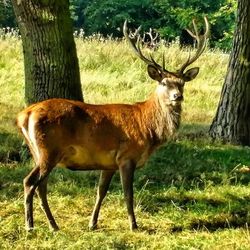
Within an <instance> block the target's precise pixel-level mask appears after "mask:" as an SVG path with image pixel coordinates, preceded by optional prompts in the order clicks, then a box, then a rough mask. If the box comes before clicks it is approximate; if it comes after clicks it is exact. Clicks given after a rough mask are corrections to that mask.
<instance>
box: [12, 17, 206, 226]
mask: <svg viewBox="0 0 250 250" xmlns="http://www.w3.org/2000/svg"><path fill="white" fill-rule="evenodd" d="M205 25H206V31H205V34H204V35H199V34H198V32H197V28H196V25H195V23H194V31H195V32H194V33H191V32H190V33H191V35H192V36H193V37H194V38H195V39H196V40H197V51H196V53H195V54H194V55H193V56H192V57H190V56H189V58H188V59H187V61H186V62H185V63H184V64H183V65H182V66H181V67H180V69H179V70H178V71H176V72H170V71H168V70H166V69H165V66H164V65H165V62H164V57H163V65H162V66H160V65H159V64H158V63H156V61H155V60H154V59H153V58H152V57H150V58H147V57H145V56H144V55H143V54H142V52H141V49H140V47H139V41H138V40H139V39H135V37H133V38H131V37H129V35H128V32H127V22H125V23H124V30H123V31H124V35H125V38H126V39H127V40H128V42H129V43H130V45H131V46H132V48H133V50H134V52H135V53H136V55H137V56H138V57H139V58H140V59H142V60H143V61H144V62H145V63H146V64H147V65H148V66H147V71H148V74H149V76H150V77H151V78H152V79H154V80H156V81H157V82H158V86H157V88H156V90H155V91H154V93H153V94H152V95H151V96H150V98H149V99H148V100H146V101H144V102H139V103H135V104H133V105H128V104H105V105H92V104H87V103H83V102H79V101H73V100H67V99H50V100H46V101H42V102H39V103H37V104H33V105H31V106H29V107H27V108H26V109H24V110H23V111H22V112H20V113H19V114H18V116H17V126H18V127H19V129H20V131H21V132H22V134H23V136H24V138H25V140H26V142H27V144H28V146H29V148H30V151H31V153H32V156H33V158H34V161H35V167H34V168H33V169H32V171H31V172H30V173H29V175H28V176H26V178H25V179H24V181H23V184H24V204H25V223H26V228H27V230H30V229H32V228H33V196H34V193H35V191H37V194H38V196H39V198H40V200H41V206H42V208H43V210H44V212H45V214H46V216H47V219H48V221H49V224H50V226H51V227H52V229H54V230H57V229H58V226H57V224H56V222H55V219H54V217H53V215H52V213H51V210H50V208H49V205H48V201H47V180H48V176H49V174H50V172H51V171H52V169H53V168H54V167H55V166H57V165H58V166H61V167H66V168H68V169H70V170H101V174H100V180H99V186H98V190H97V199H96V203H95V206H94V210H93V213H92V216H91V220H90V223H89V227H90V228H91V229H95V228H96V227H97V220H98V214H99V210H100V207H101V203H102V201H103V199H104V197H105V195H106V193H107V190H108V187H109V184H110V181H111V178H112V176H113V174H114V173H115V172H116V171H117V170H119V172H120V176H121V182H122V187H123V191H124V197H125V201H126V205H127V211H128V217H129V223H130V228H131V229H132V230H133V229H136V228H137V224H136V219H135V215H134V209H133V176H134V170H135V169H136V168H139V167H141V166H143V164H144V163H145V161H146V160H147V159H148V157H149V156H150V154H151V153H152V152H153V151H154V149H156V148H157V147H158V146H159V145H161V144H162V143H164V142H165V141H166V140H167V139H168V138H170V137H171V136H172V135H173V133H174V132H175V131H176V129H177V128H178V127H179V124H180V115H181V103H182V101H183V88H184V84H185V82H187V81H190V80H192V79H194V78H195V77H196V76H197V74H198V72H199V68H197V67H195V68H192V69H189V70H187V71H185V69H186V68H187V67H188V66H189V65H190V64H192V63H193V62H194V61H195V60H197V58H198V57H199V56H200V55H201V54H202V52H203V51H204V49H205V46H206V43H207V39H208V33H209V24H208V21H207V19H206V18H205ZM137 35H138V34H137ZM136 42H137V44H136ZM184 71H185V72H184Z"/></svg>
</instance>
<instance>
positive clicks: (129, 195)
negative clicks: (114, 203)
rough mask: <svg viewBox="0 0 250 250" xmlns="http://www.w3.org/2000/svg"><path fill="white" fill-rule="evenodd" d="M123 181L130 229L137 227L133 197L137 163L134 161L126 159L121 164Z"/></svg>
mask: <svg viewBox="0 0 250 250" xmlns="http://www.w3.org/2000/svg"><path fill="white" fill-rule="evenodd" d="M119 170H120V176H121V182H122V187H123V192H124V198H125V202H126V205H127V210H128V218H129V223H130V229H131V230H135V229H137V224H136V219H135V214H134V197H133V179H134V171H135V165H134V164H133V163H132V161H126V162H125V163H123V164H120V166H119Z"/></svg>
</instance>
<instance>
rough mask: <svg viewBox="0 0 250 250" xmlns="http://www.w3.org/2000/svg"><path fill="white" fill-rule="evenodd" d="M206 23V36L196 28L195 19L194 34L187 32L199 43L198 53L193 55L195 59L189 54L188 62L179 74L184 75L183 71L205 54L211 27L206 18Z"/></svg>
mask: <svg viewBox="0 0 250 250" xmlns="http://www.w3.org/2000/svg"><path fill="white" fill-rule="evenodd" d="M204 21H205V28H206V29H205V33H204V35H199V33H198V29H197V26H196V22H195V20H194V19H193V27H194V33H193V32H192V31H190V30H188V29H186V30H187V32H188V33H189V35H190V36H192V37H193V38H194V39H195V40H196V41H197V51H196V53H195V54H194V55H193V57H190V54H189V57H188V59H187V61H186V62H185V63H184V64H183V65H182V66H181V68H180V69H179V70H178V71H177V72H178V73H179V74H183V71H184V70H185V69H186V68H187V66H189V65H190V64H192V63H193V62H195V61H196V60H197V59H198V58H199V57H200V55H201V54H202V53H203V51H204V50H205V48H206V45H207V42H208V36H209V30H210V26H209V22H208V20H207V17H204Z"/></svg>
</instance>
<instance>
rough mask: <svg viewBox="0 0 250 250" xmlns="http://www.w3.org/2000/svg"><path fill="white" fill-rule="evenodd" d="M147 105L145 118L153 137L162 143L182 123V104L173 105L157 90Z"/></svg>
mask: <svg viewBox="0 0 250 250" xmlns="http://www.w3.org/2000/svg"><path fill="white" fill-rule="evenodd" d="M145 105H146V109H145V116H146V117H145V120H146V121H147V127H148V129H150V134H151V137H153V138H155V139H156V140H157V141H158V142H160V143H162V142H164V141H166V140H168V139H170V138H171V137H172V136H173V135H174V134H175V132H176V130H177V129H178V128H179V125H180V118H181V104H179V105H175V106H173V105H172V104H171V103H170V102H167V101H166V100H164V98H162V96H161V95H159V94H158V93H157V92H155V93H153V94H152V95H151V97H150V98H149V100H148V101H146V102H145Z"/></svg>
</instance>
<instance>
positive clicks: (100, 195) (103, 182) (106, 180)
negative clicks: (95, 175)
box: [89, 170, 115, 230]
mask: <svg viewBox="0 0 250 250" xmlns="http://www.w3.org/2000/svg"><path fill="white" fill-rule="evenodd" d="M114 173H115V171H104V170H103V171H101V175H100V179H99V185H98V189H97V197H96V203H95V207H94V210H93V212H92V216H91V219H90V222H89V229H90V230H94V229H96V228H97V221H98V215H99V212H100V208H101V205H102V201H103V199H104V198H105V196H106V194H107V191H108V188H109V184H110V182H111V179H112V177H113V175H114Z"/></svg>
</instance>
